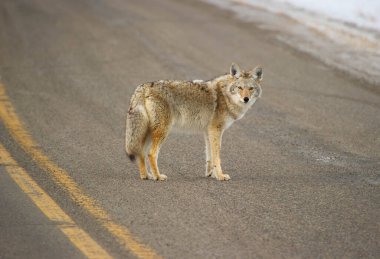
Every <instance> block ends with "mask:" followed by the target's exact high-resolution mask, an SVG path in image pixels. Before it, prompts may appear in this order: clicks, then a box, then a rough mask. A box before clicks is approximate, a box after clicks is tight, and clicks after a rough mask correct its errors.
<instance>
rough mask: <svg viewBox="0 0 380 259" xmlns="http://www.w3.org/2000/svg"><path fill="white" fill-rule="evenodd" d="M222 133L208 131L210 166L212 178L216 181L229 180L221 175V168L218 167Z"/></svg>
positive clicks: (213, 130)
mask: <svg viewBox="0 0 380 259" xmlns="http://www.w3.org/2000/svg"><path fill="white" fill-rule="evenodd" d="M222 134H223V132H222V131H221V130H220V129H219V128H218V127H216V128H211V129H209V131H208V138H209V142H210V144H211V145H210V146H211V165H212V176H213V177H215V178H216V179H218V180H221V181H223V180H230V179H231V178H230V176H229V175H228V174H223V172H222V167H221V165H220V147H221V144H222Z"/></svg>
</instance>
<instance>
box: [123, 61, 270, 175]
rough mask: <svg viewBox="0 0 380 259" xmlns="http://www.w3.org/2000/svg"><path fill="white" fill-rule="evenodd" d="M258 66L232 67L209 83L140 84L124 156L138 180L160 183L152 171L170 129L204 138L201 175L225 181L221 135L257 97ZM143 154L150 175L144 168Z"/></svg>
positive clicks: (130, 114) (260, 75)
mask: <svg viewBox="0 0 380 259" xmlns="http://www.w3.org/2000/svg"><path fill="white" fill-rule="evenodd" d="M262 78H263V71H262V68H261V67H256V68H255V69H253V70H251V71H247V72H246V71H242V70H241V69H240V68H239V66H238V65H236V64H232V65H231V68H230V73H229V74H226V75H222V76H219V77H216V78H215V79H212V80H209V81H203V80H194V81H171V80H161V81H156V82H150V83H145V84H142V85H139V86H138V87H137V89H136V91H135V93H134V94H133V96H132V98H131V102H130V106H129V110H128V114H127V128H126V151H127V155H128V156H129V158H130V159H131V160H134V159H135V158H136V159H137V162H138V165H139V169H140V177H141V179H155V180H165V179H166V176H165V175H163V174H160V172H159V170H158V166H157V156H158V152H159V150H160V147H161V144H162V143H163V142H164V140H165V138H166V137H167V135H168V134H169V131H170V130H171V129H172V128H173V127H174V128H179V129H181V130H187V131H191V132H200V133H203V135H204V139H205V142H206V176H212V177H214V178H216V179H218V180H229V179H230V176H229V175H227V174H223V172H222V168H221V165H220V146H221V140H222V134H223V132H224V130H226V129H227V128H228V127H230V126H231V124H232V123H233V122H234V121H236V120H238V119H241V118H242V117H243V116H244V114H245V113H246V112H247V110H248V109H249V108H250V107H251V106H252V105H253V104H254V103H255V101H256V100H257V99H258V98H259V97H261V86H260V82H261V81H262ZM146 153H147V154H148V161H149V164H150V169H151V172H152V174H149V173H148V171H147V166H146Z"/></svg>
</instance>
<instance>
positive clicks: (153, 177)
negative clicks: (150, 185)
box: [152, 174, 168, 181]
mask: <svg viewBox="0 0 380 259" xmlns="http://www.w3.org/2000/svg"><path fill="white" fill-rule="evenodd" d="M167 178H168V177H167V176H166V175H164V174H160V175H159V176H158V177H155V176H152V179H153V180H156V181H165V180H166V179H167Z"/></svg>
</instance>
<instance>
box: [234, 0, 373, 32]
mask: <svg viewBox="0 0 380 259" xmlns="http://www.w3.org/2000/svg"><path fill="white" fill-rule="evenodd" d="M272 1H273V2H278V3H283V4H288V5H290V6H292V7H294V8H299V9H301V10H305V11H308V12H312V13H314V14H318V15H323V16H325V17H326V18H330V19H334V20H337V21H341V22H346V23H350V24H354V25H357V26H359V27H363V28H368V29H374V30H378V31H380V1H379V0H272ZM272 1H258V0H242V1H241V2H246V3H249V4H252V5H261V6H262V5H265V6H266V7H267V8H269V9H270V8H271V2H272Z"/></svg>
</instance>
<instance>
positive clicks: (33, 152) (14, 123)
mask: <svg viewBox="0 0 380 259" xmlns="http://www.w3.org/2000/svg"><path fill="white" fill-rule="evenodd" d="M0 119H1V120H2V121H3V123H4V125H5V126H6V127H7V129H8V130H9V133H10V134H11V135H12V137H13V138H14V139H15V141H16V142H17V143H18V144H19V145H20V146H21V147H22V148H23V150H24V151H25V152H26V153H28V154H29V155H30V156H31V157H32V158H33V160H34V161H35V162H36V163H37V164H38V165H39V166H40V167H41V168H42V169H44V170H45V171H46V172H48V173H49V175H50V176H51V178H52V180H53V181H54V182H55V183H56V184H57V185H59V186H61V187H62V188H63V189H64V190H65V191H67V192H68V194H69V195H70V197H71V199H72V200H73V201H74V202H75V203H77V204H78V205H80V206H81V207H82V208H83V209H85V210H86V211H87V212H88V213H89V214H90V215H92V216H93V217H94V218H95V219H96V220H97V221H98V222H99V223H100V224H101V225H102V226H103V227H104V228H105V229H107V231H108V232H109V233H111V234H112V235H113V236H114V237H115V238H116V240H117V241H118V243H119V244H120V245H121V246H123V247H124V248H125V249H126V250H128V251H131V252H132V253H133V254H135V255H136V256H137V257H139V258H161V257H160V256H159V255H157V254H156V253H155V251H153V250H152V249H151V248H149V247H147V246H146V245H144V244H142V243H141V242H140V241H138V239H137V238H136V237H134V236H133V235H132V234H131V233H130V231H129V230H128V229H127V228H126V227H124V226H121V225H119V224H117V223H115V222H113V221H112V219H111V217H110V216H109V215H108V213H107V212H106V211H105V210H104V209H103V208H102V207H100V206H99V205H98V204H97V202H96V201H95V200H94V199H93V198H92V197H90V196H88V195H87V194H85V193H84V192H83V191H82V190H81V189H80V188H79V186H78V184H77V183H76V182H75V181H74V180H73V179H72V178H71V177H70V175H69V174H68V173H67V172H66V171H65V170H64V169H62V168H60V167H59V166H58V165H56V164H55V163H54V162H52V161H50V159H49V158H48V157H47V156H46V155H45V154H44V153H43V152H42V150H41V149H39V148H38V146H37V144H36V143H35V142H34V140H33V139H32V137H31V136H30V134H29V133H28V132H27V131H26V129H25V127H24V126H23V124H22V122H21V120H20V119H19V118H18V116H17V114H16V112H15V109H14V108H13V105H12V103H11V102H10V100H9V98H8V96H7V94H6V92H5V86H4V85H3V84H1V83H0Z"/></svg>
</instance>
